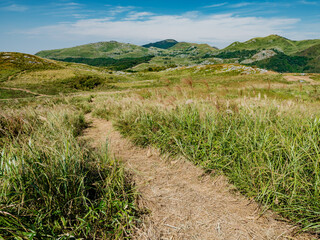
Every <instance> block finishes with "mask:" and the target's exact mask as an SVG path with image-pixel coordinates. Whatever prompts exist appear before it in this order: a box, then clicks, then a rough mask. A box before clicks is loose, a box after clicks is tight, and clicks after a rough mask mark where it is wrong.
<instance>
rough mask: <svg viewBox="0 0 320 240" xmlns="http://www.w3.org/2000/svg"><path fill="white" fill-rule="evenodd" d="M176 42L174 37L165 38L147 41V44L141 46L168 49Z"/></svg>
mask: <svg viewBox="0 0 320 240" xmlns="http://www.w3.org/2000/svg"><path fill="white" fill-rule="evenodd" d="M177 43H178V42H177V41H176V40H174V39H166V40H162V41H159V42H154V43H148V44H145V45H142V47H145V48H150V47H156V48H161V49H168V48H171V47H173V46H174V45H176V44H177Z"/></svg>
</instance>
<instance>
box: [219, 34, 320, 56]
mask: <svg viewBox="0 0 320 240" xmlns="http://www.w3.org/2000/svg"><path fill="white" fill-rule="evenodd" d="M319 43H320V39H314V40H303V41H292V40H290V39H287V38H284V37H281V36H278V35H270V36H267V37H259V38H253V39H250V40H248V41H246V42H243V43H241V42H234V43H232V44H231V45H229V46H228V47H226V48H224V49H222V51H237V50H263V49H277V50H279V51H281V52H283V53H285V54H289V55H290V54H294V53H296V52H299V51H303V50H305V49H307V48H309V47H311V46H313V45H316V44H319Z"/></svg>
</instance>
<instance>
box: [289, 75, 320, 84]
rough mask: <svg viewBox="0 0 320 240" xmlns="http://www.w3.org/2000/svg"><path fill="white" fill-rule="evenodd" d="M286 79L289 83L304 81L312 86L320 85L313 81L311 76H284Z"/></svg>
mask: <svg viewBox="0 0 320 240" xmlns="http://www.w3.org/2000/svg"><path fill="white" fill-rule="evenodd" d="M284 79H286V80H287V81H289V82H300V81H304V82H307V83H310V84H311V85H318V82H317V81H315V80H313V79H311V78H310V77H309V76H293V75H286V76H284Z"/></svg>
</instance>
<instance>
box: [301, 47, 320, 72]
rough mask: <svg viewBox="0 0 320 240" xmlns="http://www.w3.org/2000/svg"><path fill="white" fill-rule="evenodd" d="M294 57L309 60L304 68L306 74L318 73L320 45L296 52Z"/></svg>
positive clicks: (319, 70)
mask: <svg viewBox="0 0 320 240" xmlns="http://www.w3.org/2000/svg"><path fill="white" fill-rule="evenodd" d="M296 55H297V56H302V57H307V58H309V62H308V64H307V66H306V68H307V70H306V71H307V72H314V73H317V72H320V44H317V45H314V46H312V47H310V48H308V49H305V50H303V51H301V52H298V53H297V54H296Z"/></svg>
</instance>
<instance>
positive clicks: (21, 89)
mask: <svg viewBox="0 0 320 240" xmlns="http://www.w3.org/2000/svg"><path fill="white" fill-rule="evenodd" d="M0 88H1V89H6V90H13V91H22V92H26V93H30V94H33V95H36V96H42V97H43V96H45V97H48V96H49V95H45V94H41V93H35V92H32V91H30V90H27V89H24V88H11V87H0Z"/></svg>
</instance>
